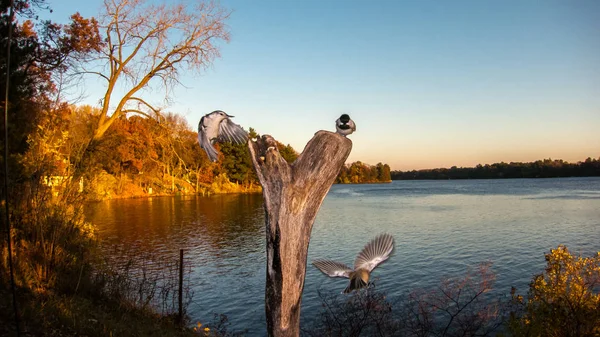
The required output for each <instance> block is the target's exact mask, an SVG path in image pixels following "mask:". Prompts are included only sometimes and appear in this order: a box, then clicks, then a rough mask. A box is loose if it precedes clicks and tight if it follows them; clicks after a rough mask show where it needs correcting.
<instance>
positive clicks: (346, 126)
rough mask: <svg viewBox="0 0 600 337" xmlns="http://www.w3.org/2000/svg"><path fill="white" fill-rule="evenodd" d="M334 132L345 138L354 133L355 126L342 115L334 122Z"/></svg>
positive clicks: (345, 115) (346, 116)
mask: <svg viewBox="0 0 600 337" xmlns="http://www.w3.org/2000/svg"><path fill="white" fill-rule="evenodd" d="M335 130H336V131H337V133H339V134H340V135H342V136H344V137H345V136H347V135H349V134H351V133H352V132H354V131H356V124H354V121H353V120H351V119H350V116H348V115H347V114H343V115H341V116H340V118H338V119H337V120H336V121H335Z"/></svg>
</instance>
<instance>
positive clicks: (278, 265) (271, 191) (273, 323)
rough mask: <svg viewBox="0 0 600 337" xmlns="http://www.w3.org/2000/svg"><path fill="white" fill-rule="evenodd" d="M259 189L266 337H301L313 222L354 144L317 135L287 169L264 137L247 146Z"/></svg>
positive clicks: (325, 133)
mask: <svg viewBox="0 0 600 337" xmlns="http://www.w3.org/2000/svg"><path fill="white" fill-rule="evenodd" d="M248 147H249V148H250V154H251V157H252V163H253V165H254V169H255V170H256V174H257V175H258V179H259V181H260V183H261V185H262V188H263V198H264V208H265V225H266V236H267V279H266V289H265V310H266V317H267V332H268V335H269V336H276V337H281V336H299V334H300V302H301V300H302V298H301V296H302V290H303V288H304V276H305V274H306V257H307V253H308V244H309V241H310V233H311V230H312V226H313V223H314V221H315V217H316V216H317V212H318V210H319V208H320V207H321V203H322V202H323V199H325V196H326V195H327V192H328V191H329V189H330V188H331V185H332V184H333V182H334V181H335V178H336V177H337V175H338V174H339V172H340V169H341V167H342V165H344V163H345V162H346V159H347V158H348V155H349V154H350V150H351V149H352V142H351V141H350V140H349V139H348V138H346V137H344V136H341V135H339V134H337V133H332V132H328V131H319V132H317V133H316V134H315V136H314V137H313V138H312V139H311V140H310V141H309V142H308V144H307V145H306V147H305V148H304V151H303V152H302V153H301V154H300V156H299V157H298V159H297V160H296V161H295V162H294V163H292V164H288V163H287V162H286V161H285V160H284V159H283V158H282V157H281V155H280V154H279V151H278V150H277V144H276V142H275V140H274V139H273V138H272V137H271V136H268V135H265V136H262V137H261V138H259V139H258V140H257V141H256V142H254V141H252V140H250V141H248Z"/></svg>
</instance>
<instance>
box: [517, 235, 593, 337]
mask: <svg viewBox="0 0 600 337" xmlns="http://www.w3.org/2000/svg"><path fill="white" fill-rule="evenodd" d="M599 291H600V252H599V253H597V254H596V255H595V256H593V257H587V258H582V257H580V256H578V257H574V256H573V255H572V254H571V253H570V252H569V250H568V249H567V247H565V246H562V245H560V246H558V248H556V249H552V250H551V251H550V253H548V254H546V268H545V271H544V272H543V273H542V274H539V275H536V276H534V278H533V280H532V281H531V283H530V285H529V292H528V294H527V299H525V298H524V297H523V296H521V295H518V294H516V289H514V288H513V290H512V292H511V293H512V305H513V310H512V313H511V317H510V321H509V329H510V331H511V332H512V334H513V335H515V336H598V335H600V294H599Z"/></svg>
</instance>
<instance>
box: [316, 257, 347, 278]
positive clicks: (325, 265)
mask: <svg viewBox="0 0 600 337" xmlns="http://www.w3.org/2000/svg"><path fill="white" fill-rule="evenodd" d="M312 264H313V265H314V266H315V267H317V268H319V270H321V271H322V272H323V273H324V274H326V275H327V276H329V277H345V278H349V277H350V273H351V272H352V269H350V267H348V266H347V265H345V264H343V263H341V262H335V261H331V260H315V261H313V263H312Z"/></svg>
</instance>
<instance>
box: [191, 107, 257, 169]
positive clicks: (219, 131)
mask: <svg viewBox="0 0 600 337" xmlns="http://www.w3.org/2000/svg"><path fill="white" fill-rule="evenodd" d="M231 117H234V116H230V115H228V114H226V113H225V112H223V111H221V110H215V111H213V112H211V113H209V114H206V115H204V117H202V118H201V119H200V123H198V142H199V143H200V147H201V148H202V149H204V151H206V154H207V155H208V158H210V160H212V161H217V158H218V156H219V154H218V153H217V150H216V149H215V147H214V146H213V144H215V142H221V143H222V142H232V143H234V144H242V143H245V142H246V141H248V132H246V130H244V129H243V128H242V127H241V126H239V125H237V124H235V123H234V122H232V121H231V119H230V118H231Z"/></svg>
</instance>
